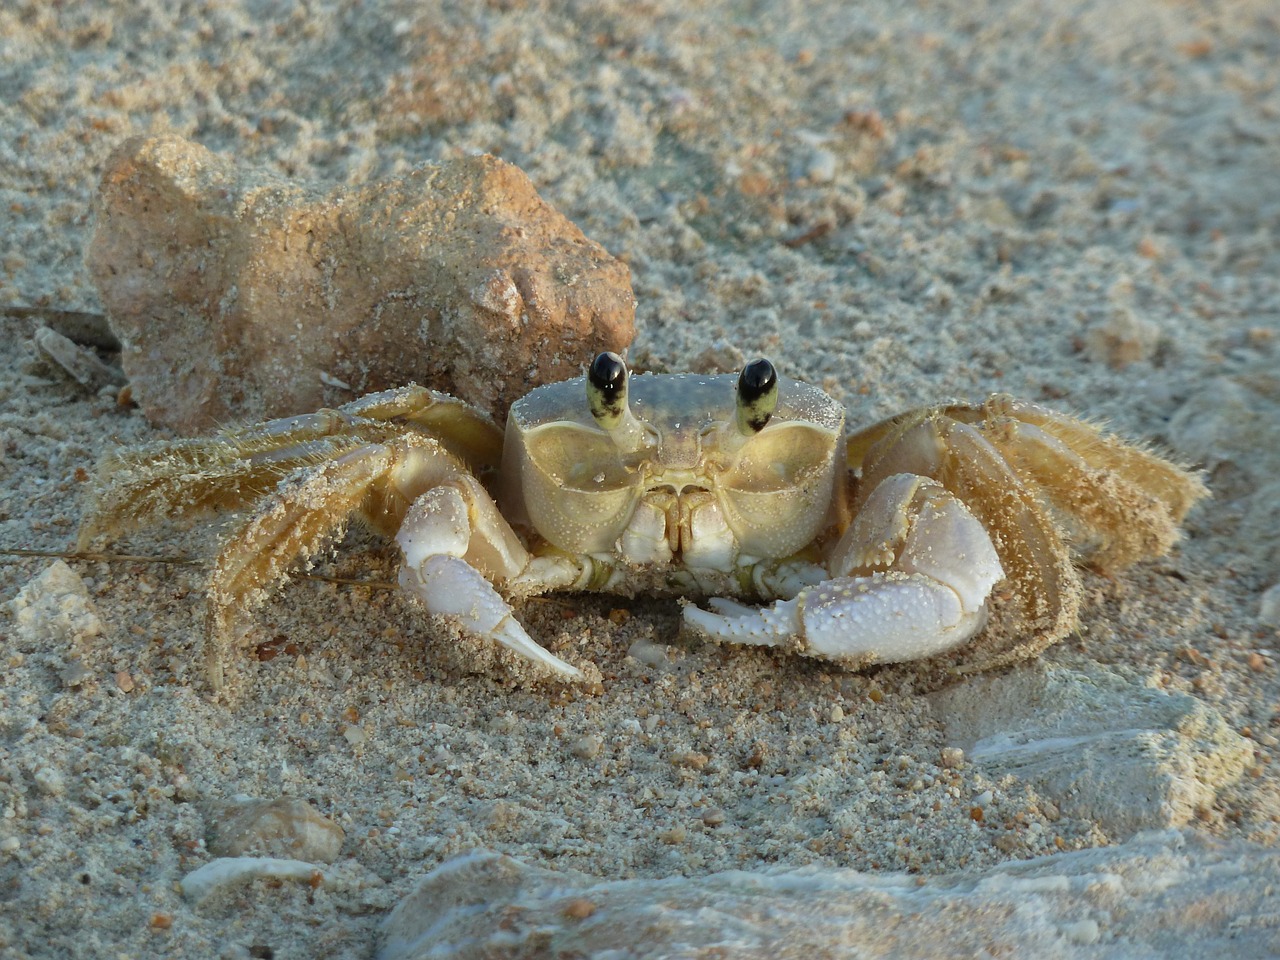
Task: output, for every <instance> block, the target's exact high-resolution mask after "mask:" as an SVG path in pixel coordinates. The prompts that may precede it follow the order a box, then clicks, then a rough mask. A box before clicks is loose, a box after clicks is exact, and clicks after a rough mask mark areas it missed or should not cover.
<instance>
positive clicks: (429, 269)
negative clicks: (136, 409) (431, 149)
mask: <svg viewBox="0 0 1280 960" xmlns="http://www.w3.org/2000/svg"><path fill="white" fill-rule="evenodd" d="M94 213H95V227H94V234H93V238H92V240H91V242H90V245H89V250H88V253H87V256H86V262H87V264H88V267H89V270H90V272H91V274H92V275H93V278H94V281H95V282H96V283H97V285H98V290H99V293H100V294H101V296H102V300H103V304H104V305H105V307H106V309H107V312H108V315H109V317H110V320H111V325H112V329H113V330H114V331H115V333H116V335H117V336H119V338H120V340H121V342H122V345H123V352H122V362H123V364H124V370H125V373H126V375H127V376H128V377H129V379H130V380H131V381H132V383H133V388H134V397H135V399H136V400H137V401H138V403H139V405H140V406H141V407H142V409H143V411H144V412H145V413H146V414H147V416H148V417H149V418H151V419H152V420H153V421H156V422H158V423H161V424H165V425H168V426H171V427H174V428H176V429H178V430H181V431H184V432H188V433H191V432H197V431H200V430H203V429H206V428H208V427H210V426H212V425H214V424H218V423H225V422H226V421H227V420H231V419H250V420H259V419H263V418H266V417H276V416H283V415H288V414H292V413H298V412H302V411H308V410H314V409H316V408H317V407H320V406H335V405H337V404H340V403H342V402H345V401H347V400H350V399H351V397H352V395H360V394H363V393H367V392H369V391H372V390H381V389H384V388H387V387H393V386H400V385H402V384H405V383H409V382H411V381H412V382H417V383H421V384H424V385H426V386H430V387H433V388H435V389H439V390H444V391H446V392H448V393H451V394H453V395H455V396H458V397H460V398H462V399H463V400H466V401H468V402H470V403H472V404H474V405H476V406H478V407H480V408H482V409H484V410H486V411H488V412H490V413H491V414H494V415H496V417H497V418H498V419H501V418H502V416H503V415H504V413H505V411H506V409H507V407H508V405H509V404H510V403H511V402H512V401H513V400H515V399H516V398H517V397H520V396H522V395H524V394H525V393H527V392H528V390H529V387H530V386H534V385H538V384H541V383H547V382H554V381H558V380H563V379H565V378H567V377H570V376H573V375H574V374H576V373H577V372H578V365H579V364H580V362H581V359H582V357H584V356H592V355H594V354H596V353H598V352H601V351H604V350H614V351H619V350H624V349H625V348H626V347H627V346H628V345H629V344H630V342H631V338H632V336H633V335H634V330H635V327H634V321H635V298H634V295H633V294H632V292H631V280H630V273H629V271H628V269H627V267H626V265H625V264H623V263H622V262H620V261H618V260H615V259H614V258H613V257H611V256H609V254H608V253H607V252H606V251H605V250H604V249H603V248H602V247H600V246H599V245H598V244H596V243H593V242H592V241H590V240H588V239H587V238H586V237H585V236H584V235H583V234H582V231H580V230H579V229H578V228H577V227H576V226H574V225H573V224H572V223H571V222H569V221H568V220H567V219H565V217H564V216H562V215H561V214H560V213H559V212H557V211H556V210H555V209H553V208H552V207H551V206H550V205H548V204H547V203H546V202H545V201H543V200H542V198H541V197H539V196H538V194H537V192H536V191H535V189H534V187H533V184H532V183H531V182H530V180H529V178H528V177H527V176H525V174H524V173H523V172H522V171H521V170H520V169H519V168H517V167H515V166H512V165H511V164H509V163H506V162H504V161H502V160H499V159H497V158H496V157H491V156H477V157H467V158H464V159H461V160H456V161H453V162H451V163H447V164H442V165H440V166H423V167H420V168H418V169H416V170H414V171H412V172H410V173H408V174H406V175H405V176H402V177H397V178H394V179H389V180H383V181H380V182H376V183H370V184H364V185H362V186H356V187H334V186H332V185H318V184H298V183H291V182H288V181H285V180H283V179H280V178H279V177H276V176H274V175H272V174H269V173H267V172H265V171H261V170H244V169H241V168H240V167H238V166H237V165H236V164H235V163H234V162H232V161H230V160H227V159H224V158H221V157H219V156H217V155H215V154H213V153H211V152H209V151H208V150H206V149H204V148H203V147H201V146H198V145H197V144H194V143H190V142H189V141H186V140H183V139H182V138H180V137H172V136H169V137H159V138H153V139H141V138H139V139H133V140H129V141H127V142H125V143H124V144H123V145H121V146H120V147H119V148H118V149H117V150H116V152H115V153H114V154H113V155H112V157H111V159H110V160H109V161H108V163H107V167H106V170H105V172H104V173H103V176H102V182H101V185H100V188H99V191H98V195H97V197H96V199H95V203H94Z"/></svg>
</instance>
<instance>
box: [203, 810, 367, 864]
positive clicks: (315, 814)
mask: <svg viewBox="0 0 1280 960" xmlns="http://www.w3.org/2000/svg"><path fill="white" fill-rule="evenodd" d="M209 820H210V825H211V834H210V836H209V837H208V838H207V843H208V847H209V852H210V853H212V854H214V855H215V856H220V857H241V856H247V855H253V854H257V855H259V856H261V855H267V856H273V857H284V858H288V859H293V860H306V861H310V862H315V863H332V862H333V861H334V860H336V859H337V858H338V853H339V851H340V850H341V849H342V843H343V841H344V840H345V839H346V833H345V832H344V831H343V829H342V828H341V827H340V826H338V825H337V824H336V823H334V822H333V821H332V820H330V819H329V818H327V817H324V816H322V815H321V814H320V812H319V811H318V810H316V809H315V807H313V806H311V804H309V803H307V802H306V801H305V800H298V799H294V798H291V797H278V798H276V799H275V800H254V799H249V800H243V801H235V802H232V803H230V804H225V805H219V806H215V807H214V808H213V809H212V811H211V813H210V816H209Z"/></svg>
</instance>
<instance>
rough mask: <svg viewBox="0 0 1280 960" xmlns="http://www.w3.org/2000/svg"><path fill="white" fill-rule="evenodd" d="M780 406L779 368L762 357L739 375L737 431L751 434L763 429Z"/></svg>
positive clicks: (743, 369)
mask: <svg viewBox="0 0 1280 960" xmlns="http://www.w3.org/2000/svg"><path fill="white" fill-rule="evenodd" d="M777 407H778V371H777V370H775V369H774V368H773V364H772V363H770V362H769V361H768V360H766V359H765V358H764V357H760V358H759V359H757V360H752V361H751V362H750V363H748V364H747V365H746V366H745V367H743V368H742V373H741V374H740V375H739V376H738V432H739V433H741V434H742V435H743V436H746V437H750V436H752V435H754V434H757V433H759V432H760V431H761V430H763V429H764V427H765V424H767V423H768V422H769V418H770V417H772V416H773V411H774V410H776V409H777Z"/></svg>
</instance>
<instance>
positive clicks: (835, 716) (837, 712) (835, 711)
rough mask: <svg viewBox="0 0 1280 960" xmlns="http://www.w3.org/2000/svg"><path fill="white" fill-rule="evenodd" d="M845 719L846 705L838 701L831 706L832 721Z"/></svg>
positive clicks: (837, 721)
mask: <svg viewBox="0 0 1280 960" xmlns="http://www.w3.org/2000/svg"><path fill="white" fill-rule="evenodd" d="M843 719H844V707H842V706H840V704H838V703H837V704H836V705H835V706H833V707H832V708H831V722H832V723H839V722H840V721H842V720H843Z"/></svg>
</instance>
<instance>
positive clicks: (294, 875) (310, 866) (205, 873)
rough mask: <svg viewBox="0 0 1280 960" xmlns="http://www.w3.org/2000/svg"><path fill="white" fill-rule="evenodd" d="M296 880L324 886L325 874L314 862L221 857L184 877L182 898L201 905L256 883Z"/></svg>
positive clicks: (273, 858) (270, 858)
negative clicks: (212, 896)
mask: <svg viewBox="0 0 1280 960" xmlns="http://www.w3.org/2000/svg"><path fill="white" fill-rule="evenodd" d="M267 879H271V880H296V881H298V882H300V883H311V884H320V883H323V882H324V879H325V875H324V871H322V870H321V869H320V868H319V867H317V866H316V865H315V864H314V863H307V862H306V861H305V860H283V859H280V858H277V857H221V858H220V859H217V860H211V861H209V862H208V863H206V864H205V865H204V866H202V867H200V868H198V869H196V870H193V871H192V872H191V873H189V874H187V875H186V876H185V877H183V878H182V881H181V883H180V884H179V886H180V887H181V889H182V895H183V896H184V897H186V898H187V899H188V900H190V901H192V902H193V903H199V902H200V901H201V900H204V899H205V898H206V897H208V896H209V895H210V894H213V893H216V892H218V891H220V890H226V889H229V888H231V887H236V886H240V885H241V884H245V883H251V882H252V881H254V880H267Z"/></svg>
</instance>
